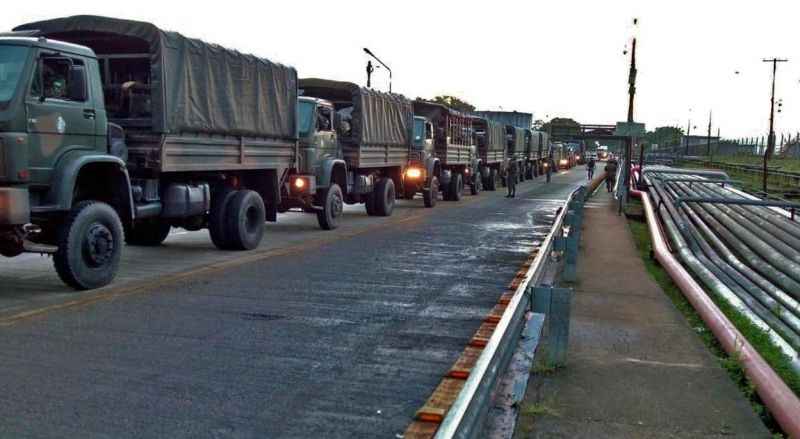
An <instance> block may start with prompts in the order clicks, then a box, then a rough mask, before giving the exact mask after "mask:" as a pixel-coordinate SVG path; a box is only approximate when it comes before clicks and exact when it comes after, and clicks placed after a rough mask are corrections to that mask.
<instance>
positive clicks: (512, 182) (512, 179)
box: [506, 160, 519, 198]
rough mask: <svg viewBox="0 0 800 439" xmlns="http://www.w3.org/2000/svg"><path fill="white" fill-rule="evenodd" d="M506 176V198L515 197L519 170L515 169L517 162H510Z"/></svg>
mask: <svg viewBox="0 0 800 439" xmlns="http://www.w3.org/2000/svg"><path fill="white" fill-rule="evenodd" d="M506 172H507V176H506V183H507V184H506V186H507V187H508V195H506V198H514V197H515V196H517V180H518V179H519V169H517V162H516V161H514V160H512V161H511V162H510V163H509V164H508V169H507V171H506Z"/></svg>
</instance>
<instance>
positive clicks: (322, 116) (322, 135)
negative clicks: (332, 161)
mask: <svg viewBox="0 0 800 439" xmlns="http://www.w3.org/2000/svg"><path fill="white" fill-rule="evenodd" d="M316 116H317V135H318V137H319V147H320V153H321V155H322V157H321V158H331V157H335V156H336V142H335V133H334V130H333V108H331V107H328V106H327V105H318V106H317V112H316Z"/></svg>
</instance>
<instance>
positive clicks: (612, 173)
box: [605, 159, 617, 192]
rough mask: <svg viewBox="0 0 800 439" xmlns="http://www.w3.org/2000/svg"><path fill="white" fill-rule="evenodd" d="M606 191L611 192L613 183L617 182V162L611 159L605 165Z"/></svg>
mask: <svg viewBox="0 0 800 439" xmlns="http://www.w3.org/2000/svg"><path fill="white" fill-rule="evenodd" d="M605 171H606V189H607V190H608V191H609V192H611V191H612V190H614V183H615V182H616V180H617V161H616V160H614V159H611V160H609V161H608V163H606V167H605Z"/></svg>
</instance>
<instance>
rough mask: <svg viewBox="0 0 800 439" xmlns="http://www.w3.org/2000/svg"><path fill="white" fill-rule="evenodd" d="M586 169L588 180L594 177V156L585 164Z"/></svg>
mask: <svg viewBox="0 0 800 439" xmlns="http://www.w3.org/2000/svg"><path fill="white" fill-rule="evenodd" d="M586 170H587V172H588V173H589V178H588V179H589V180H591V179H592V177H594V157H590V158H589V163H587V164H586Z"/></svg>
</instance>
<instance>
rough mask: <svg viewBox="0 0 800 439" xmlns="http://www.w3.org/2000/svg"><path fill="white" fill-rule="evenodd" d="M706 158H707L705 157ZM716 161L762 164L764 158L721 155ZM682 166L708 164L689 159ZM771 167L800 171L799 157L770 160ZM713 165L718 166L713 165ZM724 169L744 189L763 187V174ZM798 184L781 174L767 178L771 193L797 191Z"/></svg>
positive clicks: (755, 190) (702, 166) (751, 189)
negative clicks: (782, 176)
mask: <svg viewBox="0 0 800 439" xmlns="http://www.w3.org/2000/svg"><path fill="white" fill-rule="evenodd" d="M704 159H705V158H704ZM714 163H727V164H731V165H759V166H760V165H762V164H763V159H762V158H761V157H755V156H721V157H714ZM682 166H686V167H691V168H705V167H706V166H705V165H703V164H701V163H698V162H691V161H687V162H684V163H683V164H682ZM768 166H769V167H770V168H773V167H779V170H780V171H789V172H800V160H799V159H772V160H770V161H769V163H768ZM711 167H718V166H714V165H711ZM724 171H725V172H726V173H727V174H728V175H730V176H731V178H733V179H734V180H738V181H740V182H741V183H742V189H745V190H747V191H750V192H758V191H761V189H763V182H762V177H761V174H757V173H754V172H743V171H737V170H732V169H724ZM797 189H798V187H797V185H796V184H795V185H793V184H790V183H789V181H788V180H786V179H783V178H781V177H780V176H770V177H769V178H768V179H767V192H769V193H784V192H795V191H797Z"/></svg>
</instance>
